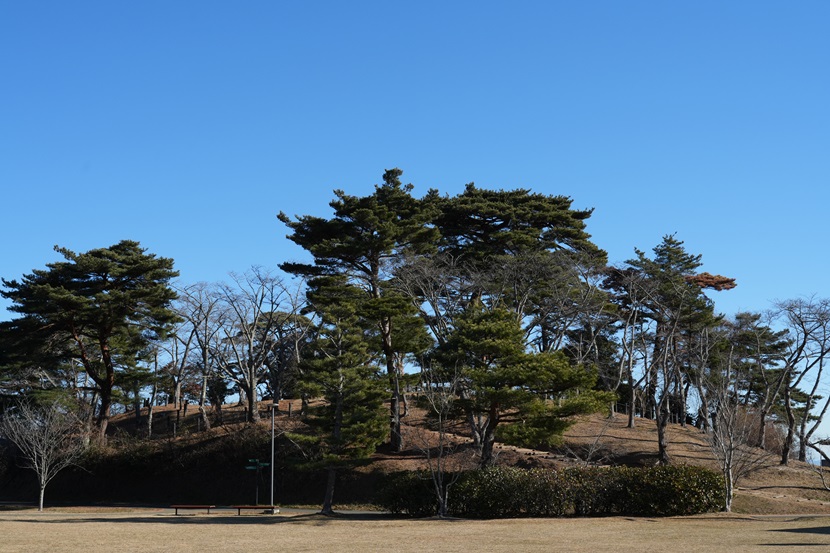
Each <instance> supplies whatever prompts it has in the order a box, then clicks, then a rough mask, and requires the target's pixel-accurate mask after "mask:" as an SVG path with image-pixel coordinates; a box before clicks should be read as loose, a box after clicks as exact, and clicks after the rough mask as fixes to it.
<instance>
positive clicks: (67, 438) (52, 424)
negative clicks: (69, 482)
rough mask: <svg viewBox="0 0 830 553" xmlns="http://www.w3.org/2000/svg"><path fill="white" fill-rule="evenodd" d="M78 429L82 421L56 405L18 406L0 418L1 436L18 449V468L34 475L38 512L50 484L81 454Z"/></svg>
mask: <svg viewBox="0 0 830 553" xmlns="http://www.w3.org/2000/svg"><path fill="white" fill-rule="evenodd" d="M81 428H82V424H81V421H80V420H79V419H78V418H77V417H76V416H74V415H73V414H72V413H69V412H67V411H66V410H65V409H63V408H62V407H61V406H60V405H59V404H58V403H53V404H51V405H48V406H45V407H39V406H35V405H32V404H30V403H20V404H19V405H18V406H16V407H15V408H13V409H11V410H9V411H6V412H5V413H4V414H3V417H2V418H0V434H2V436H4V437H5V438H6V439H7V440H9V441H10V442H12V443H13V444H14V445H15V446H17V449H18V450H19V452H20V459H21V466H22V467H24V468H29V469H32V470H33V471H35V473H36V474H37V479H38V486H39V490H40V493H39V498H38V511H42V510H43V498H44V495H45V491H46V486H47V485H48V484H49V482H50V481H51V480H52V479H53V478H54V477H55V476H56V475H57V474H58V473H59V472H60V471H62V470H63V469H65V468H66V467H68V466H70V465H72V464H74V463H75V461H76V460H77V459H78V458H79V457H80V456H81V454H82V453H83V452H84V439H83V436H82V435H81Z"/></svg>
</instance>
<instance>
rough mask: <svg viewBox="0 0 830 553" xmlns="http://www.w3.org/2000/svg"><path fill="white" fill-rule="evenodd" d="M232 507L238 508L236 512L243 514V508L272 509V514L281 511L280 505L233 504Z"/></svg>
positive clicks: (250, 509)
mask: <svg viewBox="0 0 830 553" xmlns="http://www.w3.org/2000/svg"><path fill="white" fill-rule="evenodd" d="M230 507H231V509H236V514H237V515H241V514H242V510H243V509H245V510H249V511H254V510H256V511H270V512H271V514H272V515H275V514H277V513H279V512H280V509H279V507H277V506H276V505H231V506H230Z"/></svg>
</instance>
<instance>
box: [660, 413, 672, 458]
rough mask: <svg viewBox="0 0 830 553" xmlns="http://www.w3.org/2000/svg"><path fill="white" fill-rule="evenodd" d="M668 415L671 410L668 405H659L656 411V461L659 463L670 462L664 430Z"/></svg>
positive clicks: (666, 426)
mask: <svg viewBox="0 0 830 553" xmlns="http://www.w3.org/2000/svg"><path fill="white" fill-rule="evenodd" d="M661 403H662V402H661ZM670 417H671V411H670V410H669V409H668V406H661V408H660V410H659V411H658V413H657V461H658V462H659V463H660V464H661V465H668V464H669V463H670V462H671V459H670V458H669V438H668V435H667V432H666V430H667V429H668V426H669V418H670Z"/></svg>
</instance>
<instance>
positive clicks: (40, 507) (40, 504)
mask: <svg viewBox="0 0 830 553" xmlns="http://www.w3.org/2000/svg"><path fill="white" fill-rule="evenodd" d="M45 495H46V484H44V483H41V484H40V494H39V497H38V502H37V510H38V511H43V497H44V496H45Z"/></svg>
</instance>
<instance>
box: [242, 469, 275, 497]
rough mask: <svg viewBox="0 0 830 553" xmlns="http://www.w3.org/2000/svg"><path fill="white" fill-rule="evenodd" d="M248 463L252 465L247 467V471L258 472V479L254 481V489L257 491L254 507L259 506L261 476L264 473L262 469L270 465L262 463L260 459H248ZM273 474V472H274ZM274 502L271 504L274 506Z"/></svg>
mask: <svg viewBox="0 0 830 553" xmlns="http://www.w3.org/2000/svg"><path fill="white" fill-rule="evenodd" d="M248 462H249V463H251V464H250V465H247V466H246V467H245V470H255V471H256V479H255V480H254V489H255V490H256V493H255V498H256V499H255V500H254V505H259V476H260V474H261V473H262V467H267V466H270V463H262V462H260V460H259V459H248ZM272 472H273V471H272ZM273 504H274V502H273V501H272V502H271V505H273Z"/></svg>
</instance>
